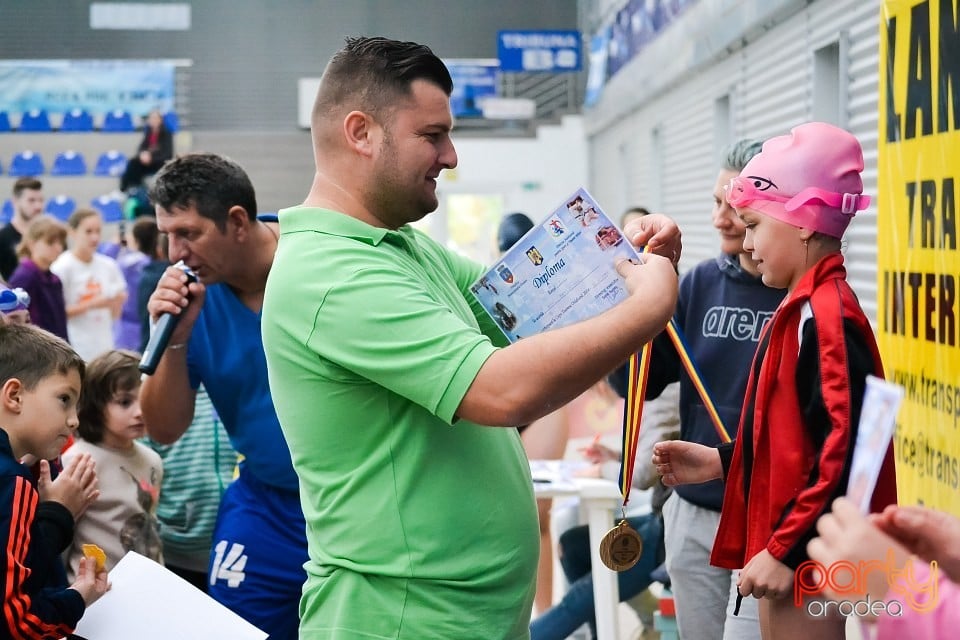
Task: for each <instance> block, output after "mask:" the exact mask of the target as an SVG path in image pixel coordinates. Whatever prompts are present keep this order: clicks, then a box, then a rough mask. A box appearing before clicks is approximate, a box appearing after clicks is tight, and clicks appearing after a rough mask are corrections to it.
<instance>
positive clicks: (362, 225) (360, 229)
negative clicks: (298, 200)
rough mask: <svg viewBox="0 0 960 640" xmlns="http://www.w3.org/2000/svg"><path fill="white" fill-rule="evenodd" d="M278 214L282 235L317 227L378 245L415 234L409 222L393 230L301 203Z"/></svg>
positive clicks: (327, 231) (334, 234) (332, 233)
mask: <svg viewBox="0 0 960 640" xmlns="http://www.w3.org/2000/svg"><path fill="white" fill-rule="evenodd" d="M277 215H278V217H279V219H280V235H287V234H291V233H297V232H301V231H313V232H316V233H323V234H326V235H331V236H340V237H344V238H350V239H352V240H358V241H360V242H365V243H367V244H369V245H371V246H374V247H375V246H377V245H379V244H380V243H381V242H383V241H384V239H386V240H387V241H388V242H394V243H400V244H402V241H400V238H401V237H405V238H408V239H409V238H410V237H411V236H412V234H413V230H412V228H411V227H409V225H404V226H402V227H400V229H398V230H397V231H392V230H390V229H384V228H382V227H374V226H373V225H369V224H367V223H366V222H362V221H360V220H357V219H356V218H353V217H351V216H348V215H346V214H343V213H340V212H339V211H333V210H332V209H324V208H322V207H307V206H303V205H300V206H296V207H290V208H288V209H281V210H280V211H279V212H278V214H277Z"/></svg>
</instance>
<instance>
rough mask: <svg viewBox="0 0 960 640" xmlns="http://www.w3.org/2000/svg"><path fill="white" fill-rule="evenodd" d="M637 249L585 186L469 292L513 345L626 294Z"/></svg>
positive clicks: (584, 316) (591, 313) (607, 305)
mask: <svg viewBox="0 0 960 640" xmlns="http://www.w3.org/2000/svg"><path fill="white" fill-rule="evenodd" d="M636 257H637V252H636V251H635V250H634V248H633V246H632V245H631V244H630V241H629V240H627V239H626V238H625V237H624V236H623V234H622V233H621V232H620V229H618V228H617V226H616V225H615V224H614V223H613V222H612V221H611V220H610V218H608V217H607V215H606V214H605V213H604V212H603V211H602V210H601V209H600V207H599V206H598V205H597V203H596V202H595V201H594V199H593V198H592V197H591V196H590V194H589V193H587V192H586V190H584V189H582V188H581V189H578V190H577V191H576V192H575V193H574V194H573V195H571V196H570V197H569V198H566V199H564V201H563V203H562V204H561V205H560V206H559V207H558V208H557V209H556V210H555V211H554V212H553V213H551V214H550V215H549V216H547V218H546V219H545V220H543V221H542V222H541V223H540V224H538V225H535V226H534V227H533V229H531V230H530V231H528V232H527V234H526V235H524V236H523V237H522V238H521V239H520V240H519V241H518V242H517V243H516V244H515V245H514V246H513V247H512V248H511V249H510V250H509V251H508V252H507V253H506V254H504V256H503V258H501V259H500V261H499V262H497V263H496V264H494V265H493V267H491V268H490V269H489V270H488V271H487V272H486V273H484V274H483V276H481V277H480V279H479V280H477V282H475V283H474V284H473V286H472V287H471V291H472V292H473V294H474V295H475V296H476V297H477V299H478V300H479V301H480V304H482V305H483V308H484V309H486V310H487V313H489V314H490V316H491V317H492V318H493V319H494V321H496V323H497V325H499V327H500V328H501V329H502V330H503V333H504V334H505V335H506V336H507V338H508V339H509V340H510V341H511V342H515V341H517V340H519V339H520V338H523V337H524V336H529V335H533V334H535V333H540V332H542V331H547V330H548V329H557V328H560V327H563V326H566V325H569V324H573V323H575V322H579V321H581V320H586V319H587V318H592V317H594V316H596V315H598V314H600V313H602V312H604V311H606V310H607V309H609V308H611V307H613V306H614V305H616V304H617V303H619V302H620V301H621V300H624V299H625V298H626V297H627V295H628V294H627V288H626V286H625V285H624V282H623V278H621V277H620V275H619V274H618V273H617V269H616V264H617V263H618V262H619V261H620V260H623V259H626V258H636Z"/></svg>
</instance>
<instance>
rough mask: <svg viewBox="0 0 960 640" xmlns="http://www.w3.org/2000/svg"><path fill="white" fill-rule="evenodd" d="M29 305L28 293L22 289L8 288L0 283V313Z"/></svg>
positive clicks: (17, 309)
mask: <svg viewBox="0 0 960 640" xmlns="http://www.w3.org/2000/svg"><path fill="white" fill-rule="evenodd" d="M29 306H30V294H29V293H27V292H26V291H24V290H23V289H21V288H19V287H17V288H16V289H8V288H6V287H4V286H3V285H0V313H10V312H11V311H19V310H21V309H26V308H27V307H29Z"/></svg>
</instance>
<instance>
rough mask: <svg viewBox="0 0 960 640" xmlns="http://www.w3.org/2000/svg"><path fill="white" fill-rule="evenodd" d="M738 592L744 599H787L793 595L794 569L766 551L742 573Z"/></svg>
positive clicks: (748, 564)
mask: <svg viewBox="0 0 960 640" xmlns="http://www.w3.org/2000/svg"><path fill="white" fill-rule="evenodd" d="M737 591H739V592H740V595H742V596H743V597H744V598H746V597H747V596H753V597H754V598H774V599H779V598H786V597H787V596H790V595H792V594H793V569H791V568H790V567H788V566H787V565H785V564H783V563H782V562H780V561H779V560H777V559H776V558H774V557H773V556H772V555H770V552H769V551H767V550H766V549H764V550H763V551H761V552H760V553H758V554H757V555H755V556H753V557H752V558H750V561H749V562H747V566H745V567H744V568H743V570H741V571H740V577H739V579H738V580H737Z"/></svg>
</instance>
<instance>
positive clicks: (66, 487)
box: [37, 453, 100, 520]
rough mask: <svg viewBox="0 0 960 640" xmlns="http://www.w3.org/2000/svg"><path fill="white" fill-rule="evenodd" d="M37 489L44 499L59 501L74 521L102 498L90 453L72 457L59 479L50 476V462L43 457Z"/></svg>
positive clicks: (41, 498)
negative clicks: (52, 478)
mask: <svg viewBox="0 0 960 640" xmlns="http://www.w3.org/2000/svg"><path fill="white" fill-rule="evenodd" d="M37 490H38V492H39V493H40V500H41V501H53V502H59V503H60V504H62V505H63V506H65V507H66V508H67V509H68V510H69V511H70V513H72V514H73V518H74V520H76V519H77V518H79V517H80V516H81V515H83V512H84V511H86V510H87V507H89V506H90V505H91V504H93V502H94V501H95V500H96V499H97V498H98V497H100V490H99V489H98V488H97V472H96V469H95V468H94V462H93V459H92V458H91V457H90V454H89V453H84V454H80V455H78V456H77V457H76V458H74V459H73V460H71V461H70V462H69V463H68V464H67V466H66V467H64V469H63V471H61V472H60V475H58V476H57V479H56V480H51V479H50V463H49V462H48V461H46V460H41V461H40V478H39V479H38V480H37Z"/></svg>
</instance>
